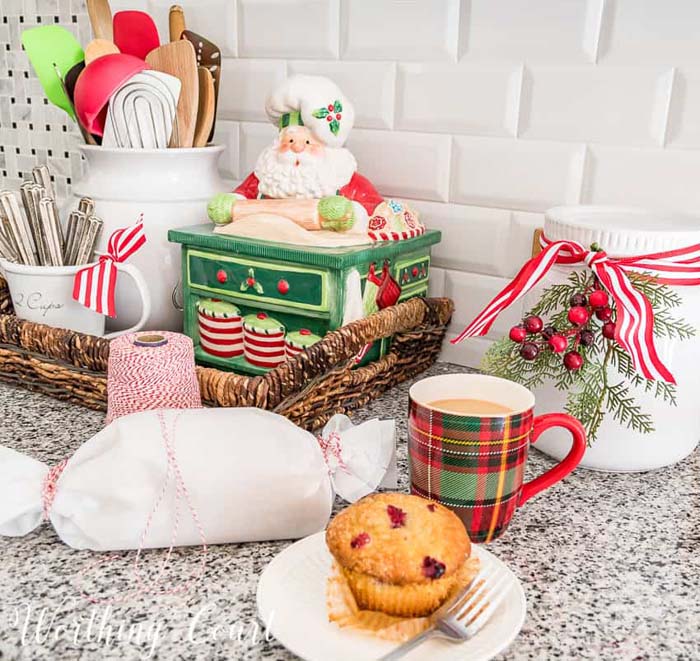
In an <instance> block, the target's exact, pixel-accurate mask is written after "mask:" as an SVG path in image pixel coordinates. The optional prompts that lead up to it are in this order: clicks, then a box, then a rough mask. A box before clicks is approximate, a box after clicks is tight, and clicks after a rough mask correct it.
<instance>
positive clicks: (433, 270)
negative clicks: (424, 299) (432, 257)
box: [428, 262, 445, 297]
mask: <svg viewBox="0 0 700 661" xmlns="http://www.w3.org/2000/svg"><path fill="white" fill-rule="evenodd" d="M433 264H434V262H433V263H431V265H430V282H429V283H428V296H436V297H440V296H444V295H445V269H441V268H439V267H437V266H433Z"/></svg>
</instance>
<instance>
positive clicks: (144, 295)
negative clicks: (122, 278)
mask: <svg viewBox="0 0 700 661" xmlns="http://www.w3.org/2000/svg"><path fill="white" fill-rule="evenodd" d="M114 265H115V266H116V267H117V271H123V272H124V273H125V274H126V275H128V276H129V277H130V278H131V279H132V280H133V281H134V283H136V288H137V289H138V290H139V296H140V297H141V318H140V319H139V320H138V321H137V322H136V323H135V324H134V325H133V326H131V328H125V329H124V330H120V331H115V332H114V333H108V334H107V335H105V336H104V338H105V340H112V339H114V338H115V337H118V336H119V335H124V333H134V332H135V331H139V330H141V329H142V328H143V327H144V326H145V325H146V320H147V319H148V317H149V315H150V314H151V294H150V292H149V290H148V285H147V284H146V280H145V279H144V277H143V275H142V274H141V271H139V270H138V269H137V268H136V267H135V266H134V265H133V264H125V263H124V262H115V263H114Z"/></svg>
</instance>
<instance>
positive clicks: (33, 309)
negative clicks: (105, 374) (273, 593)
mask: <svg viewBox="0 0 700 661" xmlns="http://www.w3.org/2000/svg"><path fill="white" fill-rule="evenodd" d="M86 266H88V265H87V264H81V265H79V266H27V265H26V264H14V263H12V262H8V261H6V260H4V259H0V272H1V273H2V275H3V277H4V278H5V280H7V286H8V288H9V290H10V297H11V298H12V305H13V306H14V309H15V314H16V315H17V316H18V317H19V318H20V319H26V320H27V321H33V322H35V323H38V324H47V325H48V326H54V327H56V328H68V329H70V330H74V331H78V332H79V333H86V334H88V335H98V336H99V335H104V332H105V319H106V317H105V316H104V315H103V314H98V313H97V312H94V311H93V310H90V309H89V308H86V307H85V306H84V305H82V304H81V303H78V301H75V300H73V281H74V279H75V274H76V273H77V272H78V271H80V270H81V269H84V268H85V267H86ZM115 266H116V267H117V270H118V271H120V272H121V274H122V275H121V277H119V278H118V282H123V281H124V280H127V278H126V277H125V276H129V279H130V280H131V284H132V285H133V287H134V288H135V290H136V293H137V298H136V300H135V301H134V307H135V308H136V309H137V310H140V315H139V317H137V321H136V322H135V323H134V324H133V325H132V326H131V327H130V328H127V329H124V330H122V331H119V332H114V333H110V334H108V335H106V336H105V337H106V338H107V339H111V338H112V337H116V336H117V335H121V334H122V333H126V332H133V331H137V330H141V329H142V328H143V327H144V324H145V323H146V320H147V319H148V317H149V315H150V312H151V299H150V295H149V293H148V286H147V285H146V281H145V280H144V279H143V276H142V275H141V272H140V271H139V270H138V269H137V268H136V267H135V266H132V265H131V264H125V263H115Z"/></svg>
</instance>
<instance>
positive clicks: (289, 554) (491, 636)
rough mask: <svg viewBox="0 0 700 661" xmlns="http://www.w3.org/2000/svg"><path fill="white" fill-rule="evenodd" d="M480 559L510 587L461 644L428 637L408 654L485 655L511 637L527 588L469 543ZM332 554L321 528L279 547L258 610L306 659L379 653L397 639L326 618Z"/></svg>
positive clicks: (475, 659)
mask: <svg viewBox="0 0 700 661" xmlns="http://www.w3.org/2000/svg"><path fill="white" fill-rule="evenodd" d="M472 548H473V550H474V553H475V555H476V556H477V557H478V558H479V559H480V560H481V562H482V563H483V565H485V566H488V565H491V564H494V565H497V566H498V567H501V568H503V569H505V570H506V572H508V575H509V576H510V579H511V580H510V591H509V593H508V595H507V596H506V598H505V600H504V601H503V603H501V605H500V606H499V608H498V609H497V610H496V612H495V613H494V615H493V617H492V618H491V619H490V620H489V622H487V624H486V625H485V626H484V628H483V629H481V631H480V632H479V633H478V634H477V635H476V636H474V638H472V639H471V640H468V641H466V642H464V643H461V644H454V643H450V642H449V641H445V640H439V639H434V640H429V641H427V642H426V643H424V644H423V645H421V646H420V647H418V648H417V649H416V650H414V651H413V652H411V653H410V654H409V655H407V657H406V658H407V659H430V660H431V661H433V660H434V661H447V660H449V659H469V661H487V659H491V658H493V657H494V656H496V655H497V654H498V653H499V652H502V651H503V650H504V649H505V648H506V647H508V645H510V643H511V642H513V640H514V639H515V637H516V636H517V635H518V632H519V631H520V628H521V627H522V626H523V622H524V620H525V608H526V606H525V593H524V592H523V588H522V585H521V584H520V581H518V579H517V578H516V576H515V574H513V572H512V571H511V570H510V569H508V567H506V565H504V564H503V563H502V562H501V561H500V560H499V559H498V558H496V557H495V556H494V555H492V554H491V553H489V552H488V551H487V550H486V549H484V548H482V547H480V546H473V547H472ZM330 569H331V555H330V553H329V552H328V549H327V547H326V540H325V532H319V533H316V534H315V535H311V536H310V537H307V538H305V539H302V540H300V541H298V542H296V543H295V544H292V545H291V546H290V547H288V548H286V549H285V550H284V551H282V552H281V553H280V554H279V555H278V556H277V557H276V558H274V560H272V562H270V564H269V565H268V566H267V567H266V568H265V571H263V573H262V576H261V577H260V581H259V583H258V596H257V599H258V613H259V614H260V618H261V619H262V620H263V622H264V623H265V625H266V627H267V629H268V631H269V632H270V633H271V634H272V635H273V636H274V637H275V638H276V639H277V640H278V641H279V642H280V643H282V645H284V646H285V647H286V648H287V649H289V650H290V651H292V652H294V654H297V655H298V656H300V657H302V658H303V659H307V661H316V660H318V661H329V659H333V661H344V660H345V659H347V660H348V661H361V660H362V659H377V658H379V657H381V656H382V655H384V654H387V653H388V652H390V651H391V650H392V649H394V647H396V645H397V644H396V643H392V642H390V641H386V640H380V639H379V638H375V637H373V636H372V635H371V634H365V633H362V632H360V631H356V630H355V631H353V630H351V629H341V628H340V627H338V626H336V625H335V624H332V623H331V622H329V621H328V612H327V610H326V579H327V578H328V575H329V573H330Z"/></svg>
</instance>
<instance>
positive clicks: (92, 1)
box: [87, 0, 114, 41]
mask: <svg viewBox="0 0 700 661" xmlns="http://www.w3.org/2000/svg"><path fill="white" fill-rule="evenodd" d="M87 10H88V14H89V16H90V25H91V26H92V34H93V36H94V37H95V39H106V40H107V41H112V40H113V38H114V36H113V34H112V10H111V9H110V7H109V0H87Z"/></svg>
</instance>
